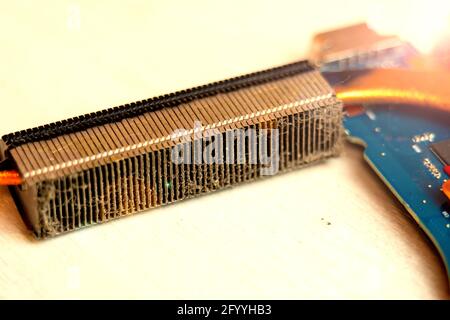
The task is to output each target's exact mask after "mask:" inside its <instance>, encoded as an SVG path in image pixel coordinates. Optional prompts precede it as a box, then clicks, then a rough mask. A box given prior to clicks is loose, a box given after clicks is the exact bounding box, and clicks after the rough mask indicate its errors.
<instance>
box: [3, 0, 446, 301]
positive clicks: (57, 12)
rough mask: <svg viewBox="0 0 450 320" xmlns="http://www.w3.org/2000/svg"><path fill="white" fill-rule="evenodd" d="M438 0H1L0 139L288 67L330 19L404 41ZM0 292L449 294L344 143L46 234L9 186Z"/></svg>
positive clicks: (438, 269)
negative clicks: (217, 186) (26, 219)
mask: <svg viewBox="0 0 450 320" xmlns="http://www.w3.org/2000/svg"><path fill="white" fill-rule="evenodd" d="M439 2H440V1H437V2H436V3H437V4H435V5H432V4H433V2H432V1H427V2H426V3H425V2H423V1H418V2H413V3H412V4H411V1H400V2H396V1H387V0H385V1H376V2H372V3H371V2H365V1H357V0H352V1H323V0H315V1H311V2H309V1H273V2H272V1H256V0H253V1H237V0H236V1H234V0H233V1H126V2H125V1H95V2H94V1H43V0H41V1H39V2H37V1H16V2H14V3H12V2H9V1H2V3H1V4H0V43H1V49H0V66H1V68H0V111H1V112H0V133H2V134H3V133H8V132H10V131H15V130H18V129H23V128H26V127H30V126H35V125H39V124H44V123H47V122H51V121H56V120H61V119H64V118H67V117H70V116H76V115H79V114H83V113H87V112H92V111H96V110H100V109H103V108H106V107H110V106H115V105H118V104H122V103H127V102H130V101H134V100H139V99H143V98H148V97H151V96H154V95H158V94H162V93H167V92H171V91H174V90H178V89H183V88H186V87H191V86H194V85H199V84H203V83H206V82H209V81H213V80H219V79H223V78H227V77H230V76H236V75H239V74H242V73H246V72H251V71H256V70H260V69H264V68H268V67H272V66H276V65H280V64H284V63H288V62H292V61H295V60H298V59H300V58H302V57H304V56H305V55H306V49H307V47H308V44H309V40H310V38H311V36H312V34H313V33H314V32H317V31H321V30H326V29H328V28H332V27H336V26H341V25H345V24H350V23H353V22H359V21H363V20H369V21H370V22H371V23H373V24H376V25H377V26H379V28H380V29H383V28H384V30H390V31H393V32H394V31H395V32H396V31H398V32H399V33H402V32H403V33H404V34H405V35H406V36H407V34H408V32H405V30H406V31H408V30H409V29H408V28H405V23H406V22H407V21H412V20H413V19H411V17H414V15H417V12H421V11H422V12H425V11H426V12H427V14H428V15H431V16H432V14H433V10H435V11H436V8H437V9H441V6H443V5H444V4H445V3H444V2H441V4H439ZM424 3H425V5H424ZM423 8H427V10H428V11H427V10H424V9H423ZM430 8H431V9H430ZM432 8H434V9H432ZM437 11H439V12H441V11H442V10H437ZM402 19H403V20H402ZM405 21H406V22H405ZM421 21H423V19H422V20H421ZM424 25H428V26H432V27H436V23H434V24H433V23H424ZM423 39H424V37H422V38H420V34H418V36H417V39H416V40H419V41H417V42H418V43H420V45H422V46H423V47H424V48H426V47H427V46H426V45H427V44H426V43H425V42H426V41H423ZM421 42H422V43H421ZM0 298H448V287H447V279H446V275H445V271H444V267H443V265H442V263H441V261H440V259H439V258H438V256H437V253H436V251H435V250H434V249H433V247H432V246H431V244H430V243H429V241H428V240H427V239H426V238H425V236H424V235H423V234H422V233H421V232H420V230H419V229H418V228H417V226H416V225H415V224H414V222H412V220H411V219H410V218H409V217H408V216H407V214H406V213H405V211H404V210H403V209H402V207H401V206H400V205H399V204H398V202H397V201H396V200H395V199H394V198H393V196H392V195H391V194H390V193H389V192H388V191H387V190H386V188H385V187H384V185H383V184H382V183H381V182H380V181H379V179H378V178H377V177H376V176H375V175H374V174H373V173H372V172H371V171H370V169H369V167H368V166H367V165H366V164H365V163H364V161H363V160H362V150H361V149H360V148H358V147H353V146H350V145H346V147H345V153H344V155H343V156H342V157H340V158H337V159H332V160H330V161H326V162H325V163H321V164H318V165H316V166H313V167H310V168H307V169H304V170H300V171H297V172H292V173H289V174H284V175H281V176H277V177H273V178H271V179H267V180H265V181H260V182H256V183H253V184H250V185H245V186H240V187H237V188H235V189H232V190H227V191H224V192H218V193H216V194H213V195H209V196H205V197H201V198H198V199H195V200H190V201H186V202H182V203H179V204H176V205H171V206H167V207H164V208H161V209H156V210H153V211H152V212H149V213H146V214H141V215H137V216H134V217H131V218H126V219H122V220H120V221H117V222H112V223H109V224H105V225H102V226H97V227H93V228H89V229H86V230H83V231H80V232H76V233H73V234H70V235H66V236H62V237H59V238H56V239H53V240H49V241H42V242H38V241H35V240H33V239H32V238H30V237H29V236H28V234H27V232H26V229H25V227H24V225H23V223H22V221H21V220H20V217H19V215H18V212H17V209H16V208H15V206H14V204H13V202H12V199H11V197H10V195H9V193H8V191H7V190H6V189H5V188H1V189H0Z"/></svg>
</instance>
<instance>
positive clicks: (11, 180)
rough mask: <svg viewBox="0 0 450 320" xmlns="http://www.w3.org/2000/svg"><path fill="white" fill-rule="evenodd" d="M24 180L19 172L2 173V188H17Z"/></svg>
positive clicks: (0, 184)
mask: <svg viewBox="0 0 450 320" xmlns="http://www.w3.org/2000/svg"><path fill="white" fill-rule="evenodd" d="M19 184H22V178H20V175H19V173H18V172H17V171H0V186H17V185H19Z"/></svg>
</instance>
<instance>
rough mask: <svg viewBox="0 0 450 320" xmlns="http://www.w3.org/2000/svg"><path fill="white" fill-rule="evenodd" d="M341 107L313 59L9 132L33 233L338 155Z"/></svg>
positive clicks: (5, 148) (7, 154) (18, 190)
mask: <svg viewBox="0 0 450 320" xmlns="http://www.w3.org/2000/svg"><path fill="white" fill-rule="evenodd" d="M341 122H342V105H341V103H340V101H338V100H337V99H336V97H335V94H334V92H333V90H332V89H331V87H330V86H329V85H328V83H327V82H326V81H325V80H324V78H323V77H322V76H321V74H320V73H319V72H318V71H317V70H316V69H315V68H314V67H313V66H312V65H311V64H310V63H309V62H307V61H300V62H297V63H293V64H289V65H285V66H282V67H278V68H274V69H269V70H265V71H261V72H257V73H252V74H249V75H245V76H241V77H237V78H232V79H229V80H225V81H220V82H216V83H212V84H208V85H205V86H200V87H196V88H193V89H189V90H185V91H181V92H177V93H173V94H169V95H165V96H161V97H157V98H152V99H149V100H144V101H140V102H136V103H132V104H129V105H124V106H120V107H116V108H112V109H108V110H105V111H101V112H97V113H92V114H88V115H85V116H81V117H78V118H73V119H69V120H65V121H61V122H57V123H53V124H49V125H46V126H42V127H38V128H35V129H29V130H25V131H20V132H17V133H13V134H9V135H6V136H4V137H3V138H2V145H1V146H2V148H1V150H2V152H1V155H2V158H3V160H5V161H7V162H8V163H10V166H12V167H13V168H15V169H16V170H17V171H18V172H19V173H20V176H21V178H22V181H23V183H22V184H21V185H20V186H17V187H11V191H12V193H13V195H14V197H15V200H16V203H17V205H18V208H19V210H20V211H21V213H22V215H23V216H24V218H25V220H26V222H28V224H29V226H30V228H31V229H32V230H33V231H34V233H35V235H36V236H37V237H38V238H46V237H51V236H55V235H58V234H61V233H65V232H68V231H72V230H75V229H79V228H81V227H85V226H89V225H93V224H97V223H102V222H106V221H109V220H112V219H116V218H119V217H122V216H126V215H130V214H134V213H136V212H140V211H144V210H147V209H150V208H154V207H158V206H161V205H164V204H168V203H172V202H175V201H178V200H182V199H187V198H192V197H195V196H197V195H200V194H204V193H208V192H211V191H215V190H218V189H222V188H225V187H229V186H234V185H237V184H240V183H242V182H248V181H252V180H255V179H258V178H260V177H263V176H267V175H273V174H276V173H279V172H284V171H287V170H291V169H294V168H298V167H301V166H304V165H306V164H309V163H311V162H313V161H317V160H320V159H324V158H327V157H330V156H334V155H336V154H338V152H339V150H340V147H341V138H342V126H341Z"/></svg>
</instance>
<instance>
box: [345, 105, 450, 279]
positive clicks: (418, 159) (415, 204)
mask: <svg viewBox="0 0 450 320" xmlns="http://www.w3.org/2000/svg"><path fill="white" fill-rule="evenodd" d="M344 126H345V128H346V132H347V135H348V137H349V140H350V141H353V142H355V143H359V144H362V145H364V146H365V151H364V156H365V159H366V160H367V162H368V163H369V164H370V166H371V167H372V168H373V169H374V170H375V171H376V172H377V174H378V175H379V176H380V177H381V179H382V180H383V181H384V182H385V183H386V185H387V186H388V187H389V188H390V189H391V191H392V192H393V193H394V194H395V196H396V197H397V198H398V199H399V200H400V202H401V203H402V204H403V205H404V206H405V208H406V210H407V211H408V212H409V213H410V214H411V215H412V216H413V218H414V219H415V220H416V222H417V223H418V224H419V225H420V226H421V227H422V228H423V230H424V231H425V232H426V234H427V235H428V236H429V237H430V238H431V240H432V241H433V243H434V244H435V245H436V247H437V248H438V250H439V252H440V254H441V256H442V258H443V260H444V263H445V266H446V268H447V274H448V275H449V278H450V272H449V262H450V209H449V207H448V206H449V204H448V199H447V197H446V196H445V195H444V193H443V192H442V191H441V186H442V184H443V182H444V181H445V180H446V179H448V178H449V177H448V176H447V175H446V174H445V173H444V171H443V167H444V165H443V164H442V163H441V162H440V160H439V159H438V158H437V156H436V155H435V154H434V153H433V152H432V151H431V150H430V145H431V144H432V143H433V141H434V142H437V141H443V140H446V139H450V130H449V128H450V116H449V114H448V113H444V112H438V111H434V110H429V109H427V108H424V107H414V106H403V105H377V106H369V105H366V106H364V112H363V113H360V114H358V115H355V116H351V117H350V116H347V117H346V118H345V119H344Z"/></svg>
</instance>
